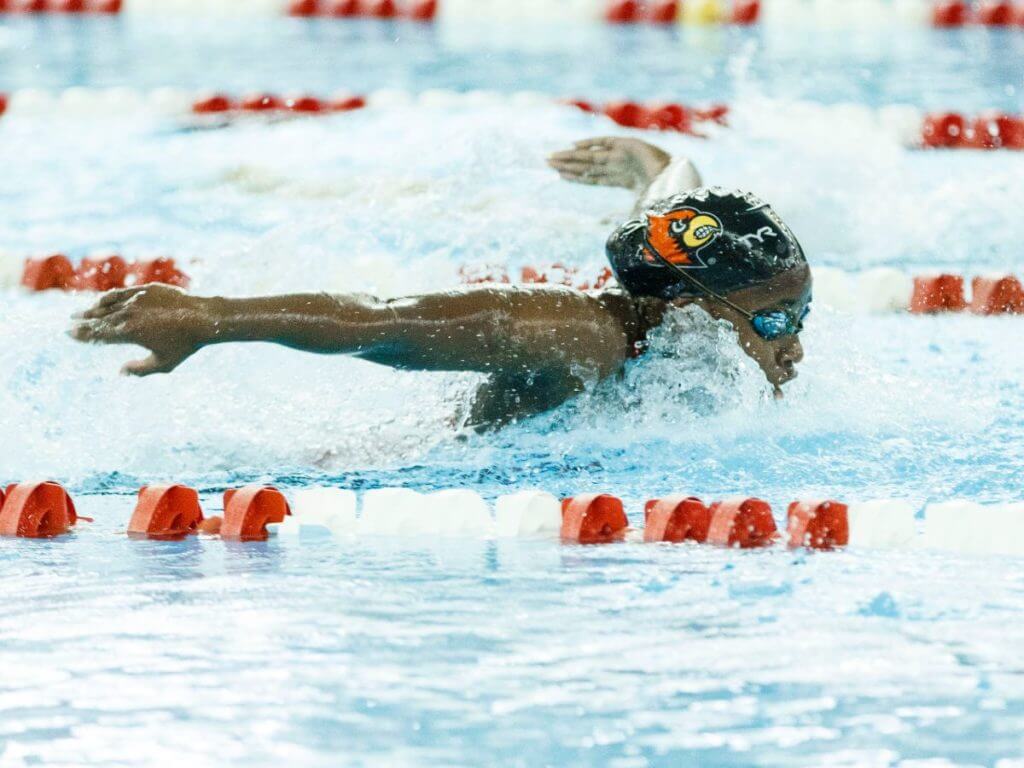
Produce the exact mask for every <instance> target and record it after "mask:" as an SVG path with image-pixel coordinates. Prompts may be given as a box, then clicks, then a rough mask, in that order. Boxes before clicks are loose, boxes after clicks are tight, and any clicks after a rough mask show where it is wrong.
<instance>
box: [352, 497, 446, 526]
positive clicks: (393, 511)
mask: <svg viewBox="0 0 1024 768" xmlns="http://www.w3.org/2000/svg"><path fill="white" fill-rule="evenodd" d="M425 507H426V500H425V499H424V497H423V494H421V493H417V492H416V491H412V490H409V489H408V488H376V489H374V490H372V491H366V493H364V494H363V498H362V514H361V515H360V517H359V524H358V531H359V533H360V534H363V535H370V536H407V535H410V534H420V533H426V532H427V529H428V527H429V526H428V524H427V523H426V522H425V521H424V514H423V513H424V511H425Z"/></svg>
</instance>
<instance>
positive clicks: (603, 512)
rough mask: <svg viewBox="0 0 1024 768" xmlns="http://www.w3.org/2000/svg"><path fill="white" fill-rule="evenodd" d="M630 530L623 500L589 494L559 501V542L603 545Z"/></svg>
mask: <svg viewBox="0 0 1024 768" xmlns="http://www.w3.org/2000/svg"><path fill="white" fill-rule="evenodd" d="M628 527H629V520H628V519H627V518H626V512H625V510H624V509H623V506H622V500H621V499H619V498H617V497H615V496H610V495H608V494H605V493H588V494H584V495H583V496H575V497H573V498H569V499H564V500H563V501H562V531H561V536H562V541H566V542H578V543H580V544H606V543H608V542H612V541H619V540H621V539H622V537H623V536H624V535H625V533H626V529H627V528H628Z"/></svg>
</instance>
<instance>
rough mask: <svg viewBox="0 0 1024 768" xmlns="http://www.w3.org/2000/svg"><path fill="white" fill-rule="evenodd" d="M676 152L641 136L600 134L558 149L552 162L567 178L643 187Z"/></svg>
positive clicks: (550, 160)
mask: <svg viewBox="0 0 1024 768" xmlns="http://www.w3.org/2000/svg"><path fill="white" fill-rule="evenodd" d="M671 161H672V156H671V155H669V154H668V153H667V152H664V151H662V150H660V149H658V148H657V147H656V146H654V145H653V144H648V143H647V142H645V141H640V140H639V139H623V138H617V137H614V136H612V137H599V138H595V139H585V140H584V141H577V142H576V144H575V145H574V147H573V149H567V150H564V151H562V152H555V153H554V154H553V155H551V156H550V157H549V158H548V165H550V166H551V167H552V168H554V169H555V170H556V171H558V175H559V176H561V177H562V178H563V179H565V180H566V181H572V182H576V183H577V184H596V185H600V186H604V187H623V188H625V189H632V190H636V191H639V190H643V189H646V188H647V187H648V186H650V184H651V182H652V181H654V179H656V178H657V177H658V174H659V173H661V172H662V171H663V170H665V168H666V167H667V166H668V164H669V163H670V162H671Z"/></svg>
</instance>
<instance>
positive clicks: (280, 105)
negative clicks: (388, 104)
mask: <svg viewBox="0 0 1024 768" xmlns="http://www.w3.org/2000/svg"><path fill="white" fill-rule="evenodd" d="M365 106H366V98H365V97H363V96H339V97H337V98H334V99H321V98H318V97H316V96H311V95H308V94H300V95H296V96H288V97H284V96H278V95H277V94H273V93H252V94H249V95H247V96H243V97H242V98H241V99H238V100H236V99H234V98H232V97H231V96H229V95H228V94H224V93H215V94H210V95H207V96H203V97H201V98H199V99H196V101H194V102H193V103H192V113H193V114H195V115H201V116H205V115H213V116H217V117H235V116H239V115H244V114H254V113H257V114H259V113H262V114H269V113H274V112H291V113H293V114H301V115H319V114H330V113H332V112H351V111H353V110H356V109H363V108H364V107H365Z"/></svg>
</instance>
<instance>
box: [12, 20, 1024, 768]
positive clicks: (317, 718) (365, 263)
mask: <svg viewBox="0 0 1024 768" xmlns="http://www.w3.org/2000/svg"><path fill="white" fill-rule="evenodd" d="M1022 41H1024V36H1021V35H1013V34H1000V33H989V32H986V31H978V30H972V31H968V32H964V33H955V34H948V35H947V34H939V33H931V32H927V31H920V32H913V33H907V32H905V31H899V32H897V31H889V32H886V31H882V30H873V31H871V32H870V33H869V32H868V31H861V32H858V33H855V34H845V35H844V34H840V33H838V32H833V33H820V34H813V35H812V34H808V33H806V32H803V33H798V32H793V33H790V34H786V33H784V32H783V31H780V30H760V31H756V30H755V31H736V30H706V31H704V32H703V33H697V32H693V31H690V32H686V33H683V32H680V33H678V34H675V33H665V32H664V31H660V30H618V31H613V30H608V29H604V28H596V27H595V28H581V29H577V30H568V31H567V30H566V29H561V30H537V29H533V30H517V29H506V30H504V31H503V32H500V33H499V32H495V31H493V30H492V31H488V30H486V29H478V28H471V29H465V28H457V27H452V26H442V27H438V28H435V29H432V30H424V29H418V28H412V27H404V26H402V27H394V26H389V25H377V24H355V25H329V24H313V25H304V24H293V23H290V22H285V21H278V22H273V23H271V22H266V23H255V22H246V23H244V24H237V25H236V24H220V25H209V26H203V25H196V24H190V25H186V24H184V23H182V24H177V23H174V22H168V23H164V24H147V23H146V22H142V21H127V20H121V21H111V20H99V21H93V22H89V23H78V22H70V23H69V22H68V20H65V19H53V20H46V21H36V22H26V21H24V20H15V21H10V22H4V25H3V26H0V88H5V89H8V90H10V89H15V88H18V87H26V86H33V87H48V88H60V87H66V86H69V85H131V86H137V87H140V88H144V87H152V86H157V85H168V84H170V85H178V86H187V87H199V86H204V87H207V86H208V87H222V88H227V89H230V90H233V91H243V90H248V89H253V88H258V89H266V90H281V91H286V90H292V89H296V90H309V91H313V92H330V91H333V90H338V89H343V88H348V89H350V90H354V91H370V90H374V89H377V88H405V89H409V90H413V91H420V90H425V89H428V88H439V87H446V88H456V89H460V90H466V89H471V88H488V89H495V90H501V91H511V90H521V89H532V90H539V91H543V92H548V93H552V94H558V95H564V94H573V95H580V96H585V97H592V98H604V97H610V96H613V95H627V96H633V97H643V98H655V97H667V98H674V99H678V100H682V101H702V100H709V101H711V100H713V101H728V102H731V103H733V104H734V105H735V107H736V118H737V119H736V126H735V127H734V128H733V129H732V130H730V131H723V132H721V133H720V135H719V136H717V137H716V138H715V139H713V140H709V141H701V140H699V139H694V138H689V137H683V136H677V135H664V136H661V135H658V136H648V138H651V139H653V140H655V141H657V142H658V143H659V144H661V145H663V146H664V147H665V148H666V149H668V150H669V151H672V152H673V153H678V154H687V155H690V156H691V157H693V159H694V161H695V162H696V163H697V165H698V166H699V167H700V168H701V170H702V171H703V173H704V175H705V178H707V179H708V180H710V181H712V182H713V183H717V184H721V185H723V186H742V187H745V188H749V189H751V190H753V191H755V192H757V193H758V194H760V195H762V196H763V197H765V198H767V199H768V200H770V201H772V202H773V204H774V205H775V206H776V207H777V208H778V210H779V211H780V212H781V214H782V215H783V217H784V218H785V219H786V220H787V221H788V222H789V223H790V225H791V226H792V228H793V229H794V231H795V232H796V233H797V234H798V236H799V237H800V238H801V240H802V241H803V243H804V245H805V248H806V249H807V251H808V253H809V254H810V258H811V261H812V265H814V264H819V265H829V266H841V267H843V268H846V269H853V270H855V269H859V268H861V267H869V266H879V265H886V266H896V267H899V268H902V269H905V270H908V271H916V270H927V269H932V268H935V267H938V266H943V267H947V268H950V269H954V270H956V271H960V272H965V273H968V274H974V273H980V272H987V271H993V270H995V271H1004V272H1005V271H1012V270H1016V271H1018V272H1019V271H1020V264H1021V257H1020V245H1019V244H1020V243H1021V242H1022V240H1024V220H1022V219H1021V217H1020V215H1019V208H1020V200H1021V199H1024V173H1022V171H1024V158H1022V157H1020V156H1015V155H1009V154H1001V153H993V154H985V155H981V154H978V153H951V154H943V153H927V154H924V153H914V152H909V151H906V150H904V149H902V148H901V147H899V146H897V145H896V144H895V143H894V142H893V141H892V139H891V137H888V136H876V135H865V134H863V133H861V132H858V131H855V130H852V129H849V128H844V127H843V126H842V125H840V126H839V127H838V128H835V127H834V126H835V123H831V124H829V123H828V122H827V121H822V123H821V124H816V123H815V122H814V121H813V120H812V121H808V120H807V119H806V115H807V110H806V107H804V108H802V109H801V110H797V109H796V107H795V106H794V105H795V102H796V101H797V100H804V101H811V102H818V103H822V104H831V103H836V102H843V101H848V102H856V103H860V104H868V105H874V106H880V105H884V104H889V103H894V102H907V103H911V104H915V105H917V106H920V107H929V108H932V107H942V108H958V109H965V110H966V109H980V108H983V107H989V106H997V107H1001V108H1003V109H1011V108H1013V109H1018V110H1019V109H1020V108H1021V92H1020V89H1021V88H1022V87H1024V66H1022V65H1021V63H1020V62H1021V61H1024V58H1022V57H1021V56H1020V55H1019V54H1020V47H1021V45H1022V44H1024V42H1022ZM595 51H597V52H599V54H595ZM1015 52H1016V53H1015ZM798 111H799V113H800V116H797V114H796V113H797V112H798ZM607 133H625V132H624V131H620V130H619V129H615V128H613V127H611V126H610V124H608V123H606V122H604V121H602V120H601V119H599V118H595V117H591V116H587V115H584V114H581V113H577V112H575V111H573V110H566V109H565V108H561V107H557V106H551V107H543V106H531V107H511V106H507V105H505V106H500V105H499V106H494V107H489V108H486V109H484V108H479V107H477V108H474V107H469V106H466V107H460V108H458V109H454V110H451V111H448V112H442V111H440V110H436V109H428V108H425V107H417V106H407V107H394V108H389V109H373V110H367V111H364V112H360V113H353V114H347V115H340V116H337V117H332V118H326V119H318V120H310V121H303V122H293V123H285V124H278V125H274V126H246V127H239V128H236V129H231V130H224V131H205V132H189V131H182V130H180V126H177V125H175V124H174V123H172V122H167V121H163V122H158V121H144V120H132V121H121V120H116V121H110V120H102V119H98V120H96V119H93V120H60V121H52V122H51V121H39V120H31V119H22V120H15V119H7V118H4V119H3V120H0V157H2V159H3V165H4V168H5V172H4V174H2V175H0V213H2V215H0V248H3V249H6V250H8V251H18V252H44V251H52V250H56V249H64V250H67V251H69V252H70V253H72V254H74V255H80V254H82V253H85V252H88V251H90V250H93V249H101V248H114V249H119V250H121V251H122V252H124V253H125V254H126V255H128V256H141V255H147V254H159V253H163V254H168V255H173V256H175V257H177V258H178V259H179V261H181V262H183V263H184V265H185V267H186V269H187V270H188V271H189V272H190V273H191V274H192V275H193V276H194V278H195V281H194V289H195V290H196V291H197V292H218V293H227V294H234V295H243V294H250V293H257V292H260V293H264V292H280V291H295V290H321V289H326V290H337V291H342V290H360V291H373V292H377V293H380V294H386V295H398V294H401V293H405V292H415V291H422V290H433V289H442V288H445V287H448V286H451V285H453V284H455V283H456V282H457V279H458V278H457V271H458V268H459V266H461V265H464V264H479V263H495V264H509V265H511V266H512V267H518V266H521V265H524V264H533V263H537V264H547V263H551V262H566V263H570V264H574V265H577V266H579V267H580V268H581V269H582V270H584V271H590V272H596V271H597V270H598V269H599V268H600V266H601V264H602V245H603V241H604V238H605V236H606V234H607V232H608V231H609V230H610V228H611V227H612V226H613V225H614V222H616V221H617V220H619V219H620V218H621V217H622V216H623V215H624V213H625V211H627V210H628V209H629V207H630V205H631V201H630V199H629V197H628V195H627V194H626V193H624V192H619V191H614V190H601V189H593V188H583V187H572V186H568V185H566V184H564V183H562V182H560V181H558V179H557V177H555V176H554V175H553V174H552V173H551V172H549V171H548V170H547V169H546V168H545V166H544V164H543V158H544V156H545V155H546V154H547V153H548V152H550V151H552V150H555V149H558V148H561V147H563V146H566V145H568V144H569V143H571V142H572V141H575V140H577V139H579V138H582V137H584V136H587V135H591V134H607ZM88 302H89V300H88V298H87V297H75V296H63V295H40V296H27V295H23V294H21V293H18V292H13V291H12V292H8V293H4V294H3V295H2V296H0V434H2V435H3V442H2V447H0V476H2V478H3V479H5V480H18V479H32V478H42V477H51V478H53V479H56V480H59V481H62V482H64V483H65V484H67V486H68V488H69V489H70V490H71V491H72V492H73V494H74V495H75V498H76V501H77V502H78V503H79V508H80V511H81V512H82V513H83V514H86V515H91V516H94V517H95V518H96V522H95V523H93V524H91V525H90V524H82V526H81V527H80V529H79V531H78V532H77V533H76V534H75V535H74V536H72V537H69V538H67V539H63V540H59V541H52V542H27V541H0V575H2V578H0V597H2V600H3V603H2V606H3V607H2V609H0V670H2V674H0V765H4V766H6V765H12V766H19V765H48V766H67V765H89V766H112V765H124V766H142V765H168V764H189V765H193V766H222V765H225V764H228V763H230V764H239V765H253V766H260V765H268V766H270V765H274V766H276V765H281V764H285V763H288V764H298V765H314V766H315V765H324V766H336V765H395V766H406V765H410V766H411V765H417V766H418V765H446V766H449V765H450V766H463V765H465V766H469V765H473V766H476V765H488V766H491V765H494V766H499V765H500V766H539V765H551V766H565V765H610V766H616V767H618V768H634V767H639V766H655V765H659V766H660V765H672V766H675V765H688V764H699V765H774V766H821V765H830V766H847V765H848V766H861V765H878V766H888V765H907V766H911V765H929V766H931V765H997V764H998V765H1000V766H1003V768H1008V767H1009V766H1012V765H1018V764H1020V763H1019V762H1018V761H1019V760H1021V759H1022V758H1024V736H1022V734H1024V673H1022V670H1021V668H1020V661H1019V658H1020V654H1019V649H1020V647H1021V642H1022V640H1024V627H1022V625H1021V622H1020V621H1019V617H1020V614H1021V610H1022V609H1024V576H1022V571H1021V568H1020V565H1021V564H1020V562H1019V561H1018V560H1015V559H1013V558H1002V557H1001V558H980V557H979V558H968V557H959V556H951V555H945V554H939V553H931V552H924V551H904V552H863V551H857V552H853V551H851V552H844V553H832V554H827V555H808V554H804V553H790V552H786V551H772V552H756V553H737V552H725V551H716V550H710V549H695V548H688V547H654V546H641V545H619V546H613V547H603V548H578V547H563V546H560V545H558V544H555V543H549V542H525V543H520V542H504V541H501V542H493V541H492V542H476V541H472V542H467V541H441V542H434V541H426V542H410V541H361V542H355V541H352V542H344V543H338V542H331V541H316V540H313V541H306V542H303V543H301V544H299V545H287V546H286V545H284V544H283V543H281V542H278V541H271V542H268V543H264V544H252V545H245V546H241V545H230V544H225V543H222V542H220V541H216V540H200V541H196V540H193V541H188V542H184V543H166V542H138V541H130V540H128V539H127V538H126V537H125V536H124V535H123V530H124V527H125V525H126V523H127V519H128V516H129V515H130V511H131V508H132V506H133V498H132V494H133V493H134V491H135V489H136V488H137V487H138V486H139V485H141V484H143V483H146V482H158V481H167V480H175V481H180V482H186V483H190V484H193V485H195V486H196V487H198V488H200V489H201V491H202V493H203V498H204V503H205V505H206V509H207V512H208V513H215V512H216V511H217V508H218V505H219V502H218V500H217V497H218V492H219V491H220V490H221V489H222V488H224V487H225V486H230V485H236V484H239V483H242V482H249V481H258V482H268V483H274V484H277V485H278V486H280V487H282V488H284V489H288V488H297V487H303V486H308V485H312V484H326V485H339V486H342V487H348V488H355V489H366V488H373V487H379V486H385V485H407V486H409V487H412V488H415V489H417V490H432V489H437V488H444V487H470V488H473V489H476V490H478V491H480V492H481V493H483V494H484V495H485V496H487V497H488V498H493V497H494V496H496V495H498V494H501V493H505V492H508V491H511V490H516V489H520V488H528V487H539V488H543V489H546V490H549V491H551V492H553V493H557V494H572V493H576V492H579V491H585V490H598V489H599V490H607V491H613V492H616V493H617V494H619V495H621V496H623V497H624V499H625V500H626V502H627V504H628V508H629V510H630V512H631V515H632V517H633V519H634V522H639V510H640V509H641V508H642V501H643V500H644V499H646V498H649V497H652V496H657V495H660V494H663V493H665V492H668V491H686V492H692V493H696V494H699V495H701V496H704V497H707V498H712V497H716V496H721V495H723V494H734V493H737V492H742V493H750V494H757V495H758V496H761V497H763V498H766V499H768V500H769V501H771V502H772V503H773V505H774V506H775V508H776V511H777V512H781V511H782V510H783V509H784V505H785V504H786V503H788V502H789V501H791V500H792V499H794V498H797V497H805V496H818V495H829V496H834V497H838V498H842V499H846V500H850V501H853V500H860V499H870V498H880V497H889V496H896V497H901V498H908V499H910V500H911V501H912V502H914V503H915V504H917V505H919V506H922V507H923V505H924V504H925V503H927V502H929V501H933V500H942V499H947V498H953V497H965V498H971V499H975V500H980V501H991V502H1006V501H1013V500H1021V499H1024V474H1022V472H1021V467H1022V466H1024V355H1022V354H1021V343H1020V335H1021V328H1022V326H1021V320H1019V319H1013V318H989V319H980V318H974V317H970V316H964V317H946V318H931V319H922V318H914V317H906V316H887V317H867V316H850V315H844V314H841V313H838V312H835V311H832V310H829V309H826V308H822V307H816V308H815V312H814V315H813V321H812V322H811V323H810V324H809V327H808V330H807V332H806V334H805V346H806V348H807V359H806V361H805V363H804V364H803V366H802V374H801V378H800V379H798V380H797V381H796V382H794V383H793V384H791V385H789V386H788V387H787V397H786V399H785V400H784V401H782V402H781V403H776V402H774V401H772V400H771V399H770V398H769V397H768V396H767V393H766V387H765V385H764V383H763V378H762V377H761V376H760V374H759V373H757V371H756V370H755V369H754V368H753V367H752V364H751V363H749V362H748V361H747V360H746V359H744V358H742V357H741V356H740V355H738V354H737V353H736V352H734V351H733V350H732V349H731V347H730V346H729V345H728V344H727V343H726V344H724V345H722V344H721V343H720V340H719V339H718V337H717V335H716V334H717V331H716V330H715V329H712V328H706V327H704V326H702V324H701V322H700V320H699V318H697V319H694V318H685V317H684V318H680V319H679V320H678V322H680V323H690V324H691V330H692V331H693V333H692V334H691V335H689V336H688V337H687V340H686V341H679V340H678V338H676V337H674V336H672V335H671V334H664V335H662V336H661V337H659V338H657V339H655V346H656V354H653V355H650V356H648V357H647V358H646V359H644V360H642V361H640V362H638V363H635V364H633V365H632V367H631V368H630V369H629V371H628V372H627V377H626V382H625V383H623V384H611V385H607V386H604V387H602V388H600V389H599V390H598V391H596V392H593V393H591V394H589V395H588V396H586V397H584V398H582V400H581V401H580V402H578V403H575V404H573V405H572V406H570V407H566V408H563V409H561V410H560V411H558V412H556V413H554V414H550V415H547V416H543V417H540V418H537V419H535V420H532V421H530V422H528V423H526V424H522V425H519V426H516V427H513V428H511V429H508V430H505V431H504V432H501V433H498V434H495V435H489V436H482V437H480V436H472V437H468V438H463V437H459V436H457V435H456V434H455V432H454V431H453V430H452V429H451V427H450V426H449V424H450V422H451V419H452V414H453V413H456V412H457V411H458V409H459V408H460V407H461V405H462V404H463V403H464V402H465V398H466V395H467V393H468V392H470V391H471V390H472V387H473V385H474V383H475V379H473V377H471V376H465V375H462V376H448V375H442V374H414V373H396V372H392V371H389V370H385V369H382V368H379V367H375V366H373V365H370V364H367V363H362V362H358V361H352V360H348V359H345V358H331V357H315V356H306V355H301V354H298V353H295V352H290V351H287V350H282V349H277V348H272V347H268V346H261V345H250V346H236V347H223V348H215V349H210V350H206V351H204V352H202V353H200V354H199V355H197V356H196V357H195V358H193V359H192V360H190V361H189V362H187V363H186V364H185V365H184V366H183V367H182V368H181V369H180V370H179V371H177V372H176V373H175V374H173V375H171V376H165V377H153V378H149V379H145V380H128V379H123V378H120V377H118V376H117V369H118V367H119V366H120V364H121V363H122V362H123V361H124V360H126V359H128V358H130V357H131V356H132V355H133V354H136V351H133V350H129V349H125V348H105V349H99V348H88V347H84V346H80V345H76V344H74V343H73V342H71V341H70V340H68V339H67V338H66V337H65V336H64V335H63V331H64V330H65V329H66V328H67V325H68V316H69V315H70V314H71V313H72V312H73V311H76V310H78V309H81V308H82V307H84V306H85V305H86V304H88Z"/></svg>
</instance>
